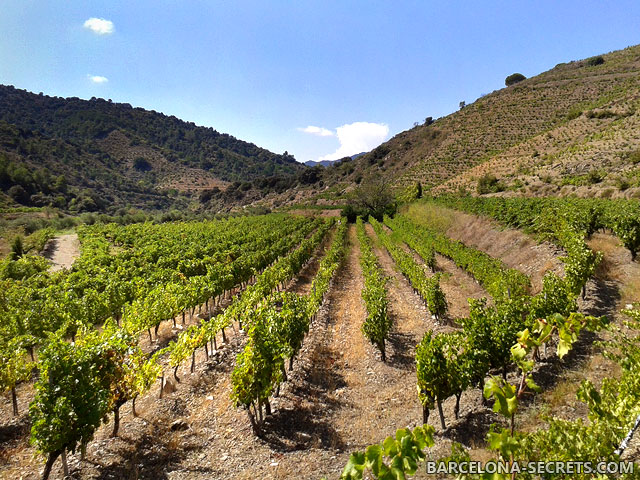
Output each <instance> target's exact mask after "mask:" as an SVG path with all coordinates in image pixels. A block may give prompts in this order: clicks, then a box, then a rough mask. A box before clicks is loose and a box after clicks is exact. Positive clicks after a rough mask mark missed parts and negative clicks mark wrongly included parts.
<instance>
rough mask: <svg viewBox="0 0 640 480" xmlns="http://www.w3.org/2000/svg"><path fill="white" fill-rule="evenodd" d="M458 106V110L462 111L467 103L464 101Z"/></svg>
mask: <svg viewBox="0 0 640 480" xmlns="http://www.w3.org/2000/svg"><path fill="white" fill-rule="evenodd" d="M458 106H459V107H460V110H462V109H463V108H464V107H466V106H467V102H465V101H464V100H462V101H461V102H460V103H459V104H458Z"/></svg>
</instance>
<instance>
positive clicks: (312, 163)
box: [304, 152, 367, 167]
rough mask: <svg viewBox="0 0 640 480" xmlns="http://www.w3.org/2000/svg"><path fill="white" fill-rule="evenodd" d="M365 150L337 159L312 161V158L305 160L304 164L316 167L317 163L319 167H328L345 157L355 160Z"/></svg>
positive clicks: (363, 153)
mask: <svg viewBox="0 0 640 480" xmlns="http://www.w3.org/2000/svg"><path fill="white" fill-rule="evenodd" d="M366 153H367V152H362V153H356V154H355V155H351V156H350V157H344V158H340V159H338V160H320V161H319V162H316V161H313V160H307V161H306V162H304V164H305V165H306V166H307V167H317V166H318V165H320V166H321V167H330V166H331V165H336V164H338V163H340V162H343V161H344V160H345V158H346V159H347V160H355V159H356V158H358V157H361V156H362V155H365V154H366Z"/></svg>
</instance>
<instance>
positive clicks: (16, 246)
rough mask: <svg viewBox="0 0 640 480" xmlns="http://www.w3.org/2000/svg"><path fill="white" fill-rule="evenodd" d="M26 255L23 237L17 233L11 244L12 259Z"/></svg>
mask: <svg viewBox="0 0 640 480" xmlns="http://www.w3.org/2000/svg"><path fill="white" fill-rule="evenodd" d="M22 255H24V245H23V243H22V237H21V236H20V235H16V237H15V238H14V239H13V243H12V244H11V260H17V259H19V258H20V257H22Z"/></svg>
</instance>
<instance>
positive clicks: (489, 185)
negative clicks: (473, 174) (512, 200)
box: [477, 173, 505, 195]
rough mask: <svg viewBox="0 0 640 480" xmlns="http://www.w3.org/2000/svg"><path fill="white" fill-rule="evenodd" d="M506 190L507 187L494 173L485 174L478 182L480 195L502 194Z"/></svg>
mask: <svg viewBox="0 0 640 480" xmlns="http://www.w3.org/2000/svg"><path fill="white" fill-rule="evenodd" d="M504 189H505V187H504V185H503V184H502V182H500V181H499V180H498V179H497V178H496V176H495V175H493V174H492V173H485V174H484V175H483V176H482V177H480V179H479V180H478V186H477V191H478V193H479V194H480V195H484V194H486V193H497V192H502V191H504Z"/></svg>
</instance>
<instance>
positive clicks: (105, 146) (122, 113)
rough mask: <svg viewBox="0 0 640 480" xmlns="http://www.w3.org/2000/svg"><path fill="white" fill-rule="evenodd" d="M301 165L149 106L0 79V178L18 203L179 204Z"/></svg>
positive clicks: (83, 207)
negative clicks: (50, 92)
mask: <svg viewBox="0 0 640 480" xmlns="http://www.w3.org/2000/svg"><path fill="white" fill-rule="evenodd" d="M304 169H305V167H304V166H302V165H301V164H299V163H298V162H296V161H295V159H294V158H293V157H292V156H290V155H288V154H286V152H285V154H283V155H278V154H274V153H272V152H269V151H268V150H265V149H263V148H260V147H257V146H256V145H254V144H252V143H247V142H244V141H241V140H238V139H236V138H234V137H232V136H231V135H228V134H223V133H219V132H217V131H216V130H214V129H212V128H205V127H198V126H196V125H195V124H193V123H190V122H185V121H182V120H179V119H177V118H175V117H173V116H166V115H164V114H161V113H158V112H155V111H148V110H144V109H142V108H133V107H132V106H131V105H129V104H122V103H113V102H111V101H110V100H109V101H107V100H103V99H96V98H92V99H91V100H89V101H87V100H81V99H78V98H58V97H49V96H46V95H43V94H40V95H36V94H33V93H29V92H26V91H24V90H18V89H16V88H13V87H11V86H0V185H1V187H2V192H4V193H9V191H10V189H11V188H12V187H14V188H13V190H11V200H13V201H16V202H18V203H19V204H22V205H28V206H45V205H53V206H56V207H59V208H63V209H70V210H76V211H87V210H88V211H92V210H103V209H109V208H111V209H113V208H115V207H121V206H135V207H138V208H144V209H163V208H168V207H171V206H178V207H180V206H182V207H184V206H186V204H187V203H188V201H189V197H190V196H192V195H193V194H194V193H197V192H199V191H202V190H205V189H212V188H214V187H217V188H219V189H224V188H225V187H226V186H227V185H228V184H229V183H231V182H238V181H252V180H255V179H258V178H263V177H271V176H284V177H287V176H291V175H293V174H296V173H298V172H301V171H303V170H304ZM4 198H5V203H9V202H10V201H11V200H10V199H9V198H7V197H6V196H5V197H4Z"/></svg>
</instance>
